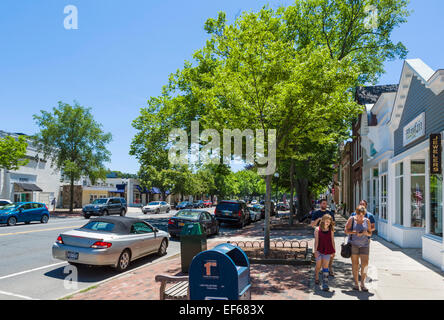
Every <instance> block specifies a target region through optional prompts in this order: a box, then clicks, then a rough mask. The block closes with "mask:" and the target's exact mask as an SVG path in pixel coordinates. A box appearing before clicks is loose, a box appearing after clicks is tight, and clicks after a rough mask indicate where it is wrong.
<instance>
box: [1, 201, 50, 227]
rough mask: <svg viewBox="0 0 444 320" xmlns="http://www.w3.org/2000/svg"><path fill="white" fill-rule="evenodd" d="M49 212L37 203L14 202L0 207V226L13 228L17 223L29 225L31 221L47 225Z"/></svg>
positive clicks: (44, 205)
mask: <svg viewBox="0 0 444 320" xmlns="http://www.w3.org/2000/svg"><path fill="white" fill-rule="evenodd" d="M48 220H49V210H48V207H47V206H46V204H44V203H39V202H16V203H10V204H6V205H4V206H2V207H0V224H4V223H6V224H7V225H8V226H14V225H16V224H17V223H18V222H24V223H26V224H29V223H31V222H33V221H39V222H41V223H47V222H48Z"/></svg>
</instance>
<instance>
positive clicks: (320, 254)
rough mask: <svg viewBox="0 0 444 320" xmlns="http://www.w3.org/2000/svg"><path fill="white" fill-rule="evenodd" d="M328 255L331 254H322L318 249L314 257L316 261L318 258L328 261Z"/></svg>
mask: <svg viewBox="0 0 444 320" xmlns="http://www.w3.org/2000/svg"><path fill="white" fill-rule="evenodd" d="M330 257H331V254H322V253H320V252H319V251H318V257H317V258H316V261H319V260H328V261H330Z"/></svg>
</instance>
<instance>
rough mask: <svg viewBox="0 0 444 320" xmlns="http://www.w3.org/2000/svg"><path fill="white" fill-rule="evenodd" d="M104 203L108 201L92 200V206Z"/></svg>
mask: <svg viewBox="0 0 444 320" xmlns="http://www.w3.org/2000/svg"><path fill="white" fill-rule="evenodd" d="M106 201H108V199H97V200H94V202H93V203H92V204H104V203H106Z"/></svg>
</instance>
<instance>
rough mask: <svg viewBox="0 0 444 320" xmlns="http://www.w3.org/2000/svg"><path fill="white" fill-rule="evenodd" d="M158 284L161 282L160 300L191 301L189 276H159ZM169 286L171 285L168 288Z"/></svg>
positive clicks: (156, 278) (157, 277) (157, 278)
mask: <svg viewBox="0 0 444 320" xmlns="http://www.w3.org/2000/svg"><path fill="white" fill-rule="evenodd" d="M155 280H156V282H160V290H159V291H160V300H189V299H190V290H189V288H188V276H167V275H163V274H161V275H157V276H156V277H155ZM167 284H171V286H168V288H167Z"/></svg>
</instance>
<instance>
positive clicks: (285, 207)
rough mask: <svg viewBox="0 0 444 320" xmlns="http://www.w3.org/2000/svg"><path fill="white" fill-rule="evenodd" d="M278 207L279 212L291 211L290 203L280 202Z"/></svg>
mask: <svg viewBox="0 0 444 320" xmlns="http://www.w3.org/2000/svg"><path fill="white" fill-rule="evenodd" d="M276 207H277V210H279V211H288V210H290V206H289V205H288V203H283V202H279V203H278V204H277V206H276Z"/></svg>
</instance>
